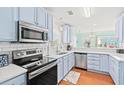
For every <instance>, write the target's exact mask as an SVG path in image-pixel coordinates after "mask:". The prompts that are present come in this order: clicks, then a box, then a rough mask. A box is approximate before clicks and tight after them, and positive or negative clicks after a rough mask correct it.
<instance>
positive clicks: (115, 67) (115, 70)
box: [109, 56, 124, 85]
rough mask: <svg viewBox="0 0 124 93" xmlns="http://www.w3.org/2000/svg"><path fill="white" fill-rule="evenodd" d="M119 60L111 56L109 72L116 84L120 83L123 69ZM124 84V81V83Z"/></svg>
mask: <svg viewBox="0 0 124 93" xmlns="http://www.w3.org/2000/svg"><path fill="white" fill-rule="evenodd" d="M119 63H120V62H119V61H118V60H116V59H114V58H113V57H111V56H109V74H110V76H111V77H112V79H113V81H114V83H115V84H116V85H118V84H120V80H119V78H120V75H121V71H120V69H119V68H120V67H119ZM123 84H124V83H123Z"/></svg>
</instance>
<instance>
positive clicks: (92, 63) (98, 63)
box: [87, 60, 100, 66]
mask: <svg viewBox="0 0 124 93" xmlns="http://www.w3.org/2000/svg"><path fill="white" fill-rule="evenodd" d="M87 64H88V65H96V66H99V65H100V61H99V60H96V61H94V60H88V61H87Z"/></svg>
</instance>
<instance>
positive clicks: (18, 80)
mask: <svg viewBox="0 0 124 93" xmlns="http://www.w3.org/2000/svg"><path fill="white" fill-rule="evenodd" d="M26 84H27V76H26V74H23V75H20V76H17V77H15V78H13V79H10V80H8V81H5V82H4V83H2V84H1V85H26Z"/></svg>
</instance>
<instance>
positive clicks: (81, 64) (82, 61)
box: [75, 52, 87, 69]
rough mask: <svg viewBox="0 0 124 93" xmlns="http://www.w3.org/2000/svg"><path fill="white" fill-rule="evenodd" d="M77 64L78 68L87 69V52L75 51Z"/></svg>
mask: <svg viewBox="0 0 124 93" xmlns="http://www.w3.org/2000/svg"><path fill="white" fill-rule="evenodd" d="M75 60H76V63H75V66H76V67H78V68H83V69H87V53H78V52H76V53H75Z"/></svg>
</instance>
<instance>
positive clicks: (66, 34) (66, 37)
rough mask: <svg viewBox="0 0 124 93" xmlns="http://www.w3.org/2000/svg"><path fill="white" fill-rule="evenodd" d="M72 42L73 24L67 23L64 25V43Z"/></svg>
mask: <svg viewBox="0 0 124 93" xmlns="http://www.w3.org/2000/svg"><path fill="white" fill-rule="evenodd" d="M70 42H71V26H70V25H68V24H66V25H64V26H63V43H70Z"/></svg>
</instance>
